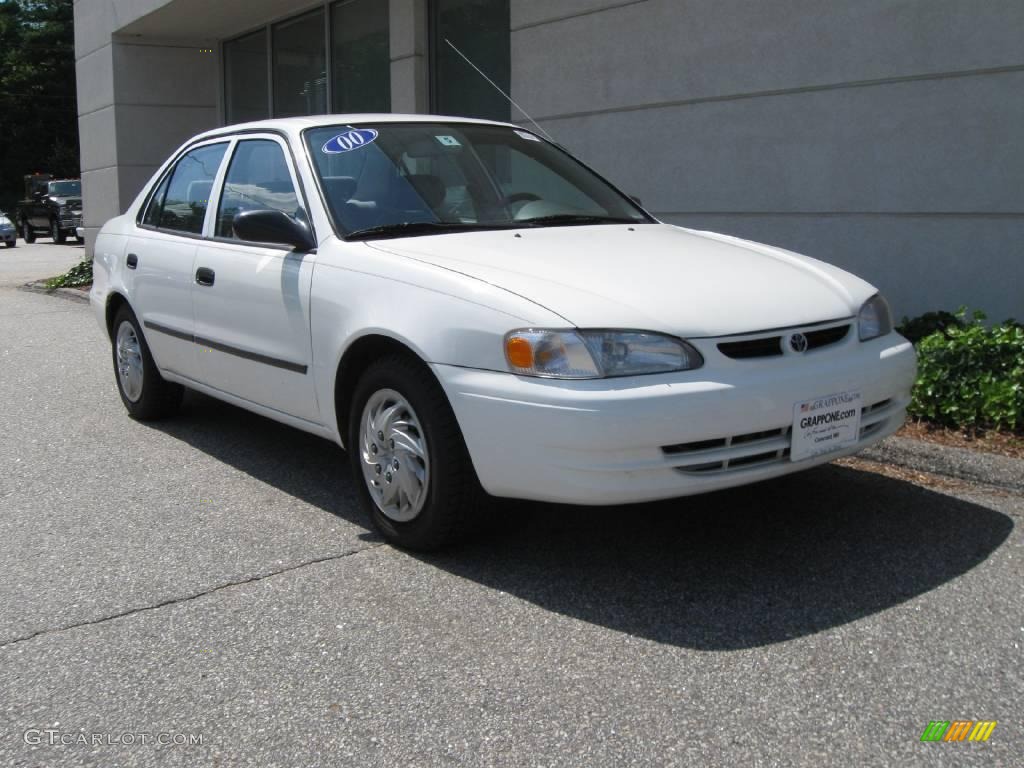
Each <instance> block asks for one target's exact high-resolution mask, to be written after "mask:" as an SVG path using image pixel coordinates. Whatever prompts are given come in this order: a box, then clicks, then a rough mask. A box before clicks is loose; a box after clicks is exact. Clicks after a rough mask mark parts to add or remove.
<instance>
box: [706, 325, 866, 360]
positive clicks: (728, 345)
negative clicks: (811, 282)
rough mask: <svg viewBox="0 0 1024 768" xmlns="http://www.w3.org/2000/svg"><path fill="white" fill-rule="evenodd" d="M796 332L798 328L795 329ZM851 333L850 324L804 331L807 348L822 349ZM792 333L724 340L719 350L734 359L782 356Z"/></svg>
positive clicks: (808, 349)
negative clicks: (784, 345) (740, 339)
mask: <svg viewBox="0 0 1024 768" xmlns="http://www.w3.org/2000/svg"><path fill="white" fill-rule="evenodd" d="M793 332H794V333H795V332H796V329H794V331H793ZM849 333H850V325H849V324H846V325H836V326H832V327H831V328H822V329H820V330H816V331H804V332H803V334H804V336H806V337H807V350H806V351H808V352H810V351H811V350H815V349H821V348H822V347H827V346H830V345H832V344H838V343H839V342H840V341H842V340H843V339H845V338H846V337H847V335H848V334H849ZM789 336H790V334H789V333H787V334H785V335H778V336H761V337H759V338H756V339H743V340H742V341H724V342H722V343H720V344H719V345H718V349H719V351H720V352H721V353H722V354H723V355H725V356H726V357H731V358H732V359H733V360H749V359H751V358H757V357H780V356H781V355H782V345H783V344H784V343H786V340H787V339H788V338H789Z"/></svg>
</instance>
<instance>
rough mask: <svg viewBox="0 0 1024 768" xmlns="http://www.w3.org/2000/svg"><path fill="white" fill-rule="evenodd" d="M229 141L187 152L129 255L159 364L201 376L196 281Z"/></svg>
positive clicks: (161, 187) (134, 297) (130, 276)
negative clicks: (213, 190)
mask: <svg viewBox="0 0 1024 768" xmlns="http://www.w3.org/2000/svg"><path fill="white" fill-rule="evenodd" d="M227 149H228V142H226V141H219V142H215V143H208V144H202V145H200V146H197V147H194V148H192V149H190V150H189V151H188V152H186V153H185V154H184V155H182V157H181V158H180V159H179V160H178V161H177V162H176V163H175V164H174V165H173V166H172V167H171V168H170V169H169V170H168V172H167V173H166V174H165V175H164V178H163V179H162V180H161V181H160V183H159V184H157V186H156V188H155V190H154V191H153V193H152V194H151V196H150V199H149V201H148V202H147V204H146V205H145V206H144V208H143V213H142V216H141V217H140V219H139V221H138V222H137V227H136V228H135V232H134V234H133V235H132V237H130V238H129V239H128V244H127V247H126V248H125V253H124V256H123V258H124V259H125V263H124V275H125V284H126V287H127V288H128V291H129V295H130V297H131V304H132V308H133V309H134V311H135V314H136V316H137V317H138V318H139V321H140V322H141V323H142V326H143V333H145V335H146V341H147V343H148V344H149V348H150V350H151V352H152V354H153V358H154V360H156V364H157V366H158V367H159V368H161V369H162V370H164V371H170V372H172V373H176V374H178V375H180V376H185V377H188V378H193V379H194V378H197V377H198V376H199V365H198V353H197V350H196V345H195V343H194V341H193V337H194V335H195V317H194V313H193V310H192V290H193V289H192V285H193V274H194V271H195V270H194V266H195V265H194V263H195V256H196V246H197V244H198V243H199V242H200V238H201V237H202V233H203V227H204V222H205V219H206V211H207V209H208V207H209V197H210V190H211V188H212V186H213V182H214V180H215V179H216V177H217V172H218V170H219V168H220V165H221V163H222V161H223V159H224V156H225V155H226V154H227Z"/></svg>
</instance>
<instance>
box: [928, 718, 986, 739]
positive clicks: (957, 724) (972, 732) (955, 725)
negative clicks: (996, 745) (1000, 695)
mask: <svg viewBox="0 0 1024 768" xmlns="http://www.w3.org/2000/svg"><path fill="white" fill-rule="evenodd" d="M996 725H998V721H997V720H978V721H977V722H975V721H974V720H954V721H952V722H950V721H949V720H932V721H931V722H930V723H928V727H926V728H925V729H924V733H922V734H921V741H988V737H989V736H991V735H992V731H994V730H995V729H996Z"/></svg>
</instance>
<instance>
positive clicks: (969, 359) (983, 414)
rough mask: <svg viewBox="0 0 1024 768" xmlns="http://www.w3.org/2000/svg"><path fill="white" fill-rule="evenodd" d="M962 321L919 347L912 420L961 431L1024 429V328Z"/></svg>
mask: <svg viewBox="0 0 1024 768" xmlns="http://www.w3.org/2000/svg"><path fill="white" fill-rule="evenodd" d="M956 317H957V320H958V323H957V324H956V325H948V326H946V327H945V328H944V329H942V330H939V331H936V332H934V333H932V334H930V335H929V336H926V337H924V338H923V339H921V341H920V342H919V343H918V344H917V365H918V376H917V384H916V386H915V387H914V394H913V400H912V401H911V403H910V413H911V415H913V416H917V417H918V418H922V419H926V420H928V421H932V422H936V423H938V424H942V425H945V426H949V427H956V428H961V429H962V428H967V429H973V430H978V429H988V428H993V429H1011V430H1021V429H1024V327H1022V326H1021V325H1020V324H1018V323H1015V322H1013V321H1007V322H1005V323H1003V324H1002V325H996V326H992V327H987V326H986V325H985V324H984V322H983V320H984V319H985V315H984V314H982V313H981V312H975V313H974V315H973V317H972V318H971V320H969V321H968V320H965V313H964V311H963V310H961V311H960V312H958V313H957V315H956Z"/></svg>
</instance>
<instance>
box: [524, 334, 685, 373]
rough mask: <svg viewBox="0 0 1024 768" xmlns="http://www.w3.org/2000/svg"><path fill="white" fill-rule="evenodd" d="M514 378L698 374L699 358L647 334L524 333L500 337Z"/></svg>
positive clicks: (681, 343)
mask: <svg viewBox="0 0 1024 768" xmlns="http://www.w3.org/2000/svg"><path fill="white" fill-rule="evenodd" d="M505 358H506V360H508V365H509V368H511V369H512V371H513V372H514V373H519V374H524V375H526V376H546V377H551V378H558V379H601V378H606V377H609V376H637V375H641V374H646V373H668V372H670V371H688V370H691V369H693V368H700V367H701V366H702V365H703V364H704V359H703V358H702V357H701V356H700V352H698V351H697V350H696V349H694V348H693V347H692V346H691V345H689V344H687V343H686V342H685V341H683V340H681V339H676V338H673V337H671V336H664V335H662V334H660V333H650V332H647V331H607V330H594V331H556V330H544V329H537V328H524V329H521V330H517V331H512V332H511V333H508V334H506V335H505Z"/></svg>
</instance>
